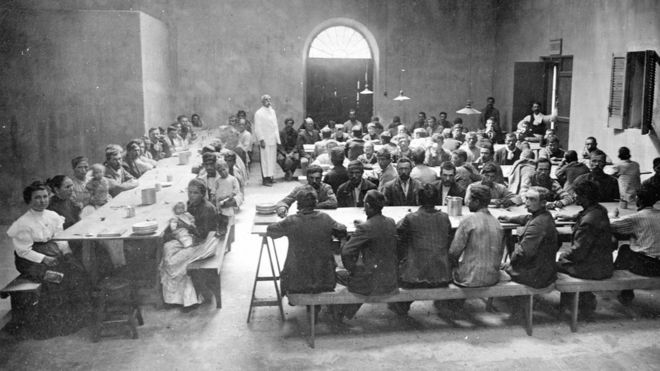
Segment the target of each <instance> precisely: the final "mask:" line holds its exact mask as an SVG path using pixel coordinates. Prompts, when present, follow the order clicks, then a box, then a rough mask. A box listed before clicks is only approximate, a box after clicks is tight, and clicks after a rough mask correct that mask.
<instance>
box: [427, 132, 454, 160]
mask: <svg viewBox="0 0 660 371" xmlns="http://www.w3.org/2000/svg"><path fill="white" fill-rule="evenodd" d="M444 140H445V139H444V138H443V137H442V135H440V134H433V136H432V137H431V143H432V144H431V145H430V146H429V148H428V149H427V150H426V159H424V163H425V164H426V165H428V166H431V167H433V166H440V165H442V163H443V162H445V161H451V152H449V151H447V150H446V149H444V148H442V143H443V142H444Z"/></svg>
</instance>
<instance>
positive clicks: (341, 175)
mask: <svg viewBox="0 0 660 371" xmlns="http://www.w3.org/2000/svg"><path fill="white" fill-rule="evenodd" d="M330 161H332V165H333V167H332V169H330V171H328V173H327V174H325V177H324V178H323V183H327V184H330V186H331V187H332V191H333V192H335V193H336V192H337V189H338V188H339V186H340V185H342V184H344V183H345V182H347V181H348V170H346V168H345V167H344V150H343V149H342V148H333V149H331V150H330Z"/></svg>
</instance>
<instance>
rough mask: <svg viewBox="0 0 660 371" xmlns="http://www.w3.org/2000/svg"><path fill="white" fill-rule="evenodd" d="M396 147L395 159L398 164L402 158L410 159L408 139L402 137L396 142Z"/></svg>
mask: <svg viewBox="0 0 660 371" xmlns="http://www.w3.org/2000/svg"><path fill="white" fill-rule="evenodd" d="M397 145H398V151H397V157H396V161H397V162H399V159H402V158H404V157H407V158H410V156H411V150H410V137H407V136H405V137H402V138H400V139H399V141H398V142H397Z"/></svg>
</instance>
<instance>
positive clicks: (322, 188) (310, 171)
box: [277, 165, 337, 218]
mask: <svg viewBox="0 0 660 371" xmlns="http://www.w3.org/2000/svg"><path fill="white" fill-rule="evenodd" d="M322 178H323V169H322V168H321V167H320V166H318V165H310V166H309V167H308V168H307V185H309V186H311V187H312V188H314V190H315V191H316V194H317V196H318V204H317V205H316V208H317V209H336V208H337V197H336V196H335V193H334V192H333V191H332V187H331V186H330V185H329V184H327V183H323V182H322V181H321V179H322ZM304 187H306V186H305V185H301V186H298V187H296V188H294V189H293V191H291V193H289V194H288V195H287V196H286V197H284V198H283V199H282V200H281V201H280V202H278V203H277V215H279V217H280V218H284V217H285V216H286V214H287V212H288V211H289V207H291V205H293V203H294V202H295V201H296V195H298V192H300V191H302V190H303V188H304Z"/></svg>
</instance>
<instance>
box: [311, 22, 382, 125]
mask: <svg viewBox="0 0 660 371" xmlns="http://www.w3.org/2000/svg"><path fill="white" fill-rule="evenodd" d="M377 58H378V50H377V48H376V45H375V42H374V38H373V36H372V35H371V34H370V33H369V31H368V30H366V28H365V27H364V26H363V25H361V24H359V23H358V22H355V21H352V20H348V19H334V20H329V21H327V22H324V23H323V24H322V25H319V27H317V28H316V30H315V32H313V33H312V36H311V37H310V38H309V39H308V42H307V47H306V48H305V55H304V64H305V114H306V116H309V117H312V118H314V120H315V121H316V122H317V123H321V122H327V121H329V120H334V121H335V122H337V123H343V122H344V121H345V120H346V119H347V117H348V111H349V110H351V109H356V111H357V116H358V120H360V121H362V122H363V123H367V122H369V121H370V120H371V116H372V115H373V112H374V99H373V94H360V92H365V88H367V87H368V89H369V90H371V91H376V86H377V84H376V81H374V77H375V76H377V68H378V63H377Z"/></svg>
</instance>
